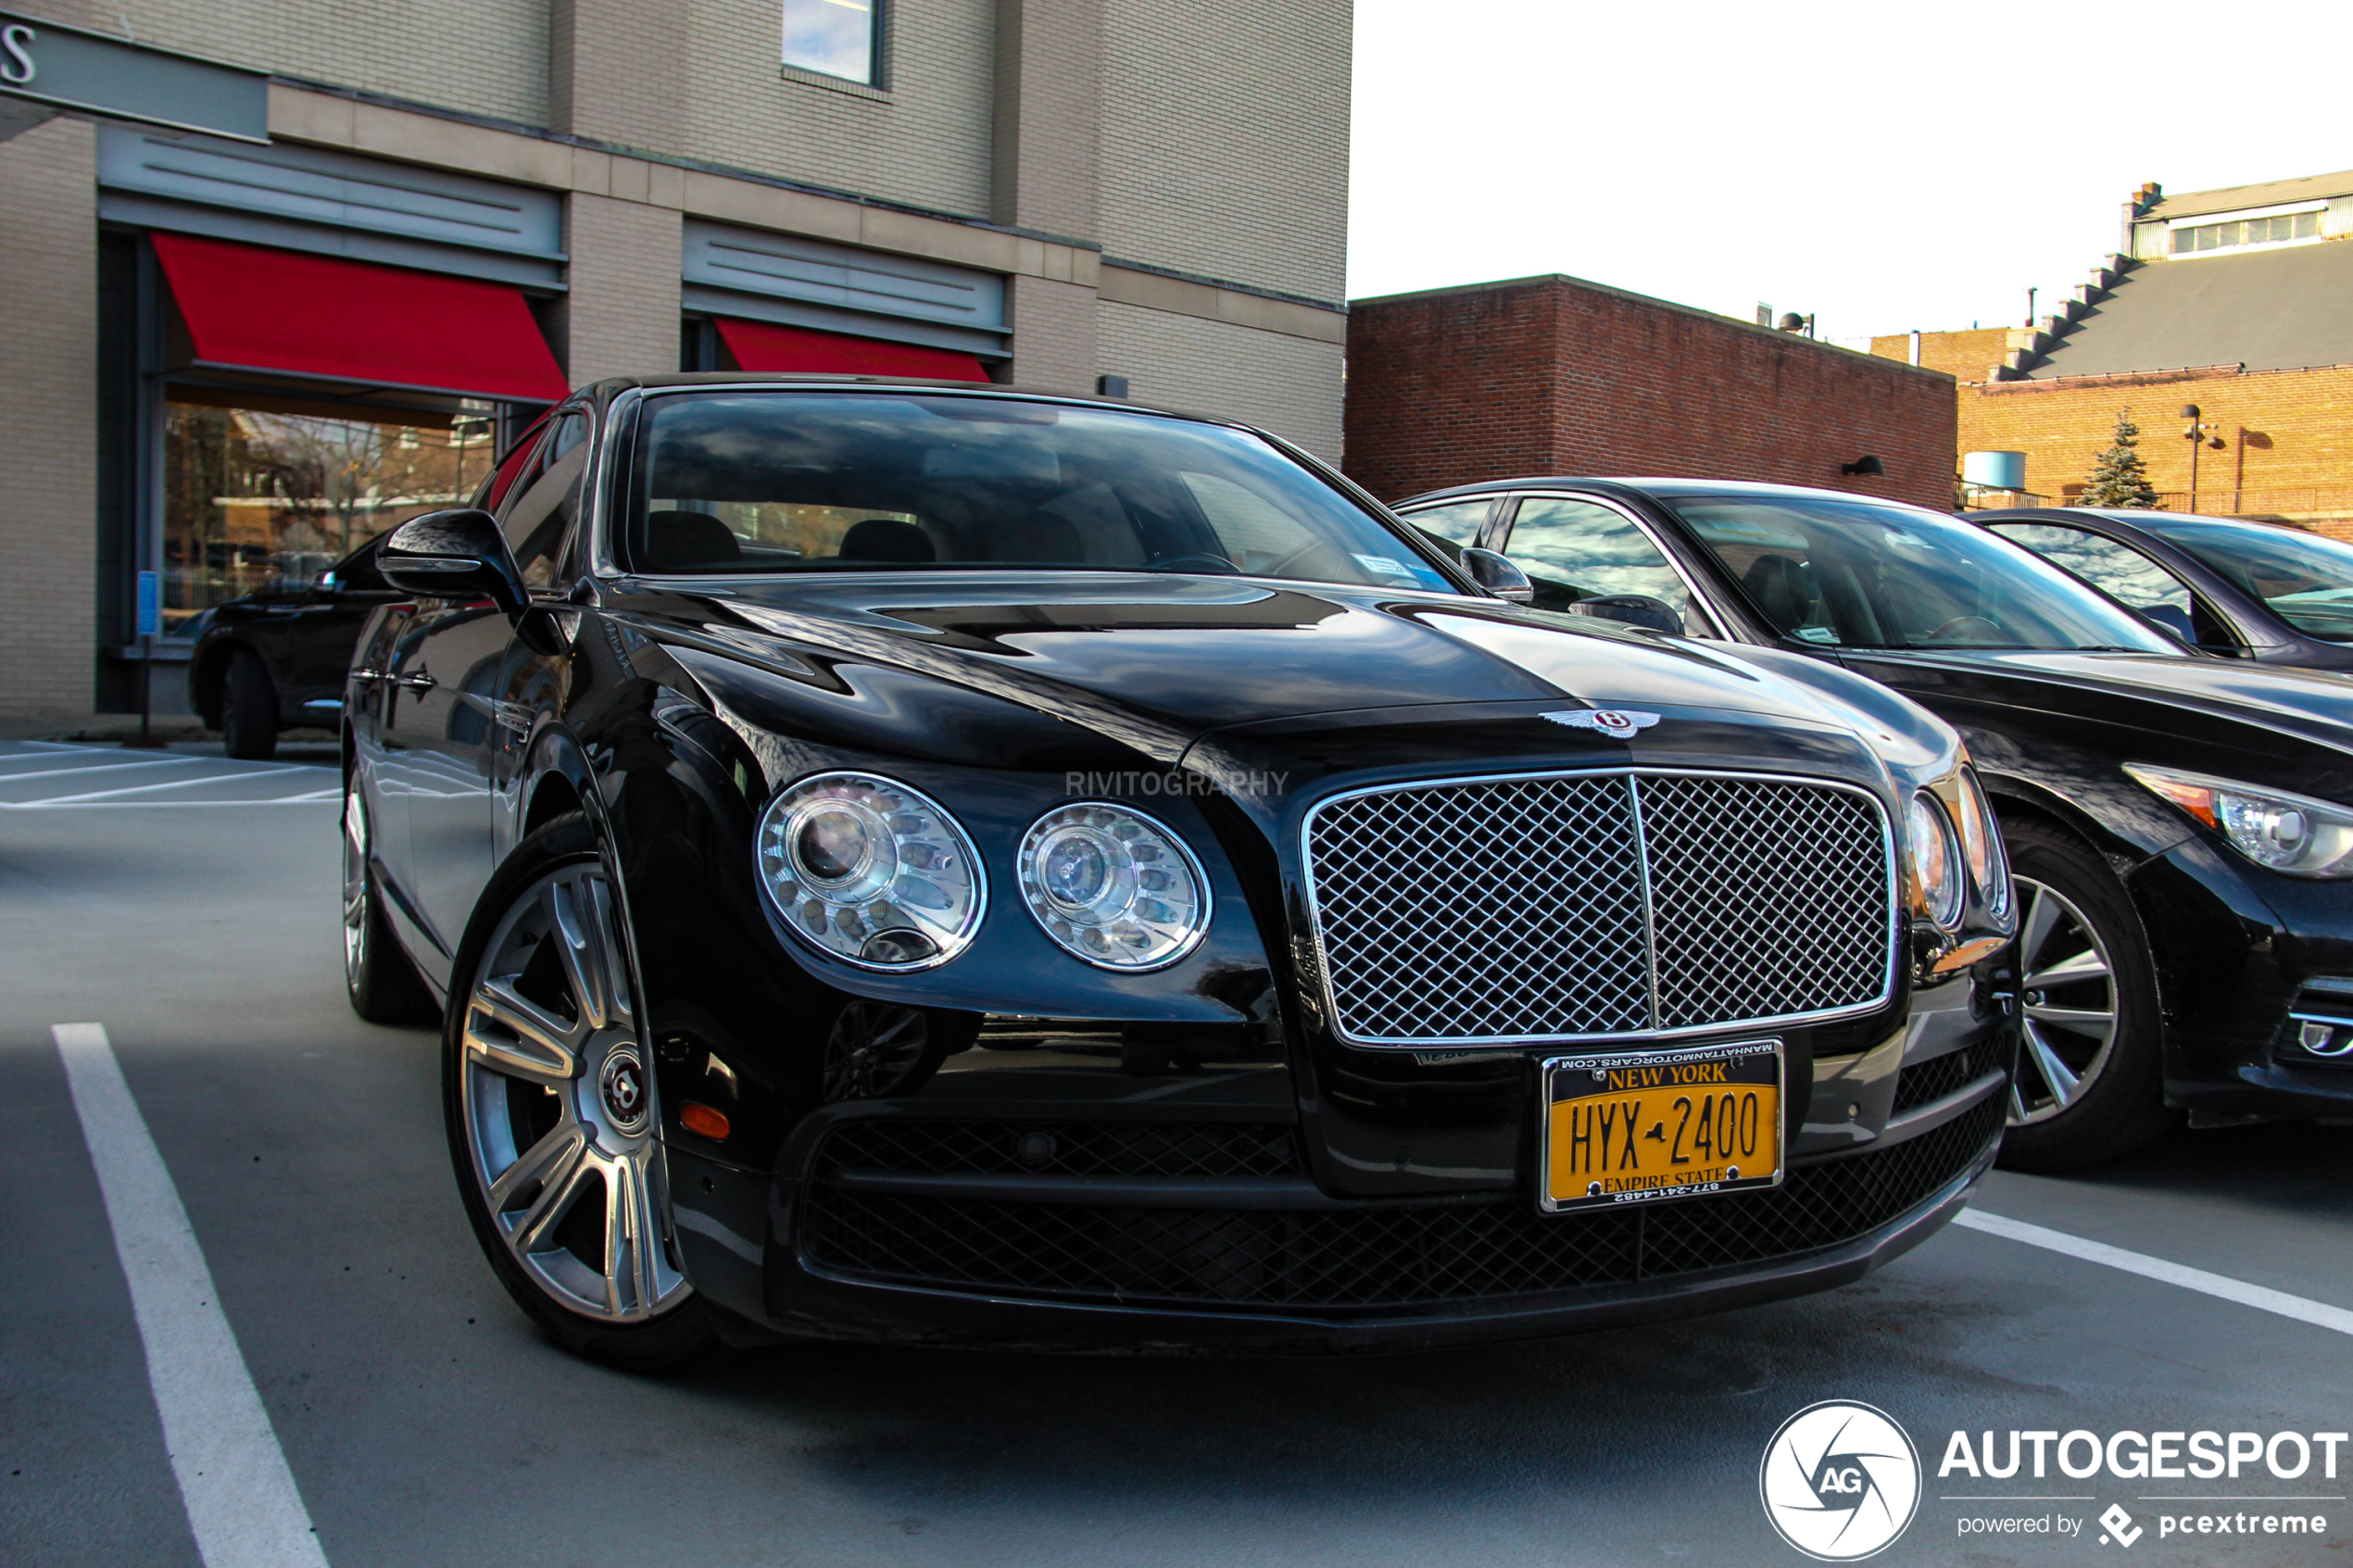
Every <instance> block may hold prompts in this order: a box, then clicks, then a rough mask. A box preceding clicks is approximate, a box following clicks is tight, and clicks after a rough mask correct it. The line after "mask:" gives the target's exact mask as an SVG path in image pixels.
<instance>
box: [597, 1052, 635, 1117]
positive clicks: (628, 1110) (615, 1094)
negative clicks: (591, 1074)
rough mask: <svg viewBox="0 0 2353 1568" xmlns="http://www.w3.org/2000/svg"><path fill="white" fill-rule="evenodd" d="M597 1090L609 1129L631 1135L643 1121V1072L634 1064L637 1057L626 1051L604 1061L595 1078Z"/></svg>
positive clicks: (613, 1054) (612, 1055)
mask: <svg viewBox="0 0 2353 1568" xmlns="http://www.w3.org/2000/svg"><path fill="white" fill-rule="evenodd" d="M597 1090H598V1094H599V1095H600V1096H601V1097H602V1098H603V1099H604V1102H605V1113H606V1114H607V1115H609V1116H610V1117H611V1118H612V1120H613V1125H614V1126H616V1127H618V1128H620V1129H622V1130H623V1131H624V1132H635V1130H636V1128H637V1126H638V1124H639V1123H642V1122H644V1120H645V1118H646V1069H645V1066H644V1064H643V1063H641V1062H640V1061H638V1060H637V1053H636V1052H635V1051H633V1050H630V1049H628V1048H626V1047H623V1049H620V1050H617V1051H615V1052H613V1053H612V1054H611V1055H610V1056H609V1057H607V1058H605V1068H604V1071H603V1072H602V1073H598V1077H597Z"/></svg>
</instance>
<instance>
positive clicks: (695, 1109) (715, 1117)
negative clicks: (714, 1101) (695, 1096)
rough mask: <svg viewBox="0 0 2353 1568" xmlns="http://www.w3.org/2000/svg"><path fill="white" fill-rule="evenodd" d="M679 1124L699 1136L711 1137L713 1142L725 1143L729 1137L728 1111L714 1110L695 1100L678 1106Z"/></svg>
mask: <svg viewBox="0 0 2353 1568" xmlns="http://www.w3.org/2000/svg"><path fill="white" fill-rule="evenodd" d="M678 1124H679V1125H680V1126H682V1127H684V1128H686V1131H688V1132H690V1133H692V1134H694V1135H696V1136H697V1137H698V1138H709V1139H710V1140H711V1142H713V1143H724V1142H725V1141H726V1139H727V1114H726V1112H725V1111H723V1110H712V1109H711V1107H709V1106H707V1105H698V1104H697V1103H696V1102H695V1101H693V1100H688V1101H687V1102H686V1104H684V1105H682V1106H680V1107H679V1108H678Z"/></svg>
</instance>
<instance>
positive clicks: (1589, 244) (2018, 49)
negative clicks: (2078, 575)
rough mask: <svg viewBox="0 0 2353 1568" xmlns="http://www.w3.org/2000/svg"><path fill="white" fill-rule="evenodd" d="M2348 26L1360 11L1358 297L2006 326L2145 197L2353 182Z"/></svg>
mask: <svg viewBox="0 0 2353 1568" xmlns="http://www.w3.org/2000/svg"><path fill="white" fill-rule="evenodd" d="M2348 40H2353V6H2345V5H2343V4H2342V3H2341V0H2340V3H2339V4H2335V5H2318V4H2309V3H2304V0H2293V3H2274V4H2253V5H2246V6H2231V5H2215V4H2204V5H2183V4H2176V3H2173V0H2157V3H2153V4H2143V5H2134V6H2121V7H2120V6H2116V5H2115V4H2113V3H2109V4H2092V3H2089V0H1979V3H1977V4H1974V5H1970V6H1953V5H1944V6H1922V5H1917V4H1914V5H1905V4H1900V3H1895V4H1891V3H1888V0H1880V3H1878V4H1871V5H1862V4H1854V3H1849V0H1782V3H1781V4H1780V5H1777V6H1770V7H1765V6H1731V5H1724V4H1720V3H1710V0H1700V3H1695V4H1681V5H1678V4H1671V3H1669V4H1660V3H1656V0H1654V3H1651V4H1641V3H1634V4H1627V3H1624V0H1605V3H1603V4H1591V3H1586V4H1578V3H1564V0H1451V3H1449V0H1437V3H1436V4H1433V3H1432V0H1356V78H1355V128H1354V146H1353V154H1352V157H1353V186H1352V193H1351V204H1350V207H1351V214H1350V225H1349V267H1348V292H1349V294H1350V295H1351V296H1352V297H1359V298H1361V297H1365V296H1367V295H1382V294H1397V293H1403V292H1404V291H1407V290H1411V289H1426V288H1441V287H1445V286H1447V285H1450V284H1455V283H1473V282H1487V281H1489V280H1491V279H1496V278H1516V277H1524V276H1527V275H1529V274H1530V273H1538V272H1567V273H1570V274H1572V275H1575V276H1578V277H1582V278H1590V279H1592V280H1594V281H1595V282H1604V283H1609V284H1612V285H1614V286H1616V287H1618V288H1625V289H1631V290H1634V291H1636V292H1638V293H1641V294H1647V295H1656V296H1658V297H1660V298H1664V299H1670V300H1675V301H1677V302H1679V303H1681V304H1685V305H1693V306H1698V307H1702V308H1704V309H1709V310H1719V311H1723V312H1726V313H1727V314H1730V315H1735V316H1739V317H1742V318H1743V319H1746V318H1747V317H1749V316H1750V314H1751V313H1752V312H1753V311H1754V309H1755V306H1756V304H1757V303H1758V302H1759V301H1764V302H1766V303H1769V304H1770V305H1771V306H1772V307H1773V308H1774V310H1775V312H1776V313H1778V312H1780V311H1784V310H1795V311H1798V312H1800V313H1811V314H1813V315H1814V316H1815V317H1816V318H1817V319H1818V332H1819V335H1821V336H1823V337H1834V338H1854V337H1858V336H1863V335H1867V334H1869V333H1872V332H1904V331H1906V330H1909V329H1911V328H1915V327H1919V328H1926V329H1930V330H1935V329H1942V328H1953V327H1966V326H1968V325H1969V323H1970V321H1971V320H1979V321H1982V322H1983V323H1984V324H1985V325H1987V326H1994V325H1997V324H2000V325H2015V324H2017V323H2019V322H2020V321H2022V320H2024V319H2025V316H2026V289H2027V286H2028V285H2029V284H2034V285H2037V286H2039V287H2040V288H2041V289H2042V290H2043V295H2042V298H2041V301H2040V302H2039V303H2038V304H2037V306H2036V312H2037V314H2042V313H2045V312H2047V311H2048V310H2049V309H2050V307H2051V302H2052V301H2053V299H2054V298H2055V297H2057V296H2062V295H2064V294H2065V293H2066V291H2067V290H2068V289H2070V288H2071V287H2072V286H2074V285H2075V284H2076V283H2079V282H2083V281H2084V279H2085V275H2086V274H2087V273H2088V272H2089V270H2091V268H2092V267H2093V266H2094V265H2095V264H2096V263H2097V262H2098V260H2099V258H2100V257H2102V256H2104V255H2106V254H2107V253H2108V252H2110V251H2112V250H2114V249H2116V247H2117V224H2118V217H2119V207H2120V204H2121V203H2122V202H2123V200H2124V198H2125V197H2126V196H2127V195H2129V194H2131V193H2132V191H2133V189H2134V188H2135V187H2137V186H2138V185H2139V184H2140V183H2141V182H2143V181H2145V180H2155V181H2158V182H2161V183H2162V184H2163V185H2164V186H2165V188H2166V189H2167V190H2168V191H2169V192H2182V191H2195V190H2205V189H2209V188H2212V187H2215V186H2221V185H2240V184H2247V183H2251V182H2256V181H2261V180H2277V179H2286V178H2291V177H2294V176H2296V175H2303V174H2321V173H2327V172H2331V171H2334V170H2337V169H2353V91H2348V89H2347V84H2346V77H2345V60H2346V56H2347V48H2346V46H2347V42H2348Z"/></svg>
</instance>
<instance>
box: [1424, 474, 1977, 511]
mask: <svg viewBox="0 0 2353 1568" xmlns="http://www.w3.org/2000/svg"><path fill="white" fill-rule="evenodd" d="M1555 485H1577V486H1581V487H1592V488H1604V489H1606V488H1611V487H1615V488H1617V489H1619V490H1630V491H1635V492H1638V493H1640V494H1642V495H1650V496H1654V497H1655V496H1658V495H1663V494H1668V493H1671V494H1674V495H1786V496H1790V497H1793V498H1797V499H1803V500H1809V501H1868V502H1875V503H1877V504H1878V505H1880V506H1882V507H1901V508H1904V509H1906V510H1907V511H1916V512H1917V511H1932V510H1933V509H1934V508H1929V507H1923V506H1920V505H1919V504H1918V503H1917V502H1913V501H1897V500H1892V499H1890V498H1889V497H1887V496H1884V495H1861V494H1858V493H1857V492H1856V491H1852V490H1825V489H1821V488H1818V487H1816V486H1813V485H1806V484H1773V483H1768V482H1766V481H1764V480H1761V479H1759V480H1745V479H1671V478H1657V477H1642V478H1629V477H1626V476H1622V475H1614V474H1611V475H1604V474H1538V475H1531V476H1529V477H1526V478H1520V479H1483V480H1480V481H1478V483H1475V484H1457V485H1453V486H1450V487H1449V488H1447V489H1444V490H1426V491H1424V492H1422V494H1420V495H1408V496H1406V497H1405V498H1404V499H1403V500H1402V501H1394V502H1391V503H1390V505H1392V506H1396V507H1412V506H1418V505H1420V504H1421V503H1422V502H1424V501H1437V500H1443V499H1446V498H1448V497H1450V496H1456V495H1460V496H1471V495H1491V494H1493V493H1494V492H1496V491H1499V490H1541V489H1545V488H1548V487H1551V486H1555ZM1937 515H1939V516H1942V515H1943V514H1942V513H1938V514H1937Z"/></svg>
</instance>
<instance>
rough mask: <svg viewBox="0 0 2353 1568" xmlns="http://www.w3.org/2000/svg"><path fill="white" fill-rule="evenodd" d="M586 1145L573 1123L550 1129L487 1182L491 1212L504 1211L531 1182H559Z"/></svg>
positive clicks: (499, 1212)
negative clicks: (489, 1182)
mask: <svg viewBox="0 0 2353 1568" xmlns="http://www.w3.org/2000/svg"><path fill="white" fill-rule="evenodd" d="M587 1147H588V1135H587V1133H586V1132H585V1130H583V1129H582V1127H581V1126H580V1124H579V1123H576V1122H571V1121H565V1122H562V1123H558V1124H557V1125H556V1126H555V1127H553V1128H551V1129H549V1131H548V1133H547V1136H546V1137H543V1138H541V1139H540V1140H539V1141H538V1142H537V1143H535V1144H533V1145H532V1146H531V1147H530V1148H527V1149H525V1150H523V1152H522V1158H520V1159H518V1160H516V1161H515V1162H514V1163H513V1164H511V1165H510V1166H508V1167H507V1168H506V1170H505V1171H503V1172H501V1173H499V1175H498V1179H497V1181H494V1182H492V1183H491V1184H490V1187H489V1192H488V1197H489V1199H490V1211H491V1212H492V1213H494V1214H503V1213H505V1212H506V1211H507V1210H509V1209H510V1208H512V1207H513V1206H514V1203H515V1200H516V1199H517V1198H520V1197H521V1196H522V1194H523V1193H524V1192H525V1191H526V1190H528V1189H529V1187H530V1186H531V1184H532V1183H534V1182H543V1183H546V1184H548V1185H561V1183H562V1181H563V1179H564V1178H565V1177H566V1176H568V1175H569V1174H570V1173H571V1172H572V1168H573V1166H574V1165H575V1164H577V1163H578V1162H579V1160H580V1156H581V1154H582V1153H583V1151H585V1149H586V1148H587Z"/></svg>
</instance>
